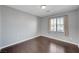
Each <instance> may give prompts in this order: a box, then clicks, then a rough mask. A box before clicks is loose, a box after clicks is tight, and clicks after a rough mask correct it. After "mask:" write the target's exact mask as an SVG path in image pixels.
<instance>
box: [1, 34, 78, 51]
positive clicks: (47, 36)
mask: <svg viewBox="0 0 79 59" xmlns="http://www.w3.org/2000/svg"><path fill="white" fill-rule="evenodd" d="M39 36H44V37H48V38H51V39H55V40H59V41H62V42H67V43H70V44H73V45H76V46H78V45H79V44H77V43H74V42H70V41H66V40H61V39H60V38H56V37H52V36H47V35H37V36H33V37H30V38H26V39H24V40H21V41H18V42H15V43H12V44H9V45H6V46H3V47H0V50H1V49H3V48H6V47H9V46H12V45H16V44H19V43H22V42H24V41H28V40H31V39H33V38H36V37H39Z"/></svg>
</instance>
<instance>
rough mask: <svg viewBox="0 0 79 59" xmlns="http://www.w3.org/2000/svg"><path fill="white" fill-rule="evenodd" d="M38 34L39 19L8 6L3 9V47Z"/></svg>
mask: <svg viewBox="0 0 79 59" xmlns="http://www.w3.org/2000/svg"><path fill="white" fill-rule="evenodd" d="M36 34H37V18H36V17H35V16H32V15H30V14H27V13H25V12H21V11H19V10H15V9H12V8H9V7H6V6H3V7H2V46H6V45H9V44H12V43H15V42H18V41H21V40H24V39H27V38H29V37H32V36H35V35H36Z"/></svg>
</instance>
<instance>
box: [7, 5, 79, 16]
mask: <svg viewBox="0 0 79 59" xmlns="http://www.w3.org/2000/svg"><path fill="white" fill-rule="evenodd" d="M8 6H9V7H12V8H15V9H17V10H21V11H24V12H27V13H29V14H32V15H35V16H40V17H44V16H49V15H54V14H57V13H60V12H67V11H72V10H75V9H77V8H78V7H79V6H78V5H47V7H46V9H44V10H43V9H41V8H40V5H8Z"/></svg>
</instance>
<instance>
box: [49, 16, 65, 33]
mask: <svg viewBox="0 0 79 59" xmlns="http://www.w3.org/2000/svg"><path fill="white" fill-rule="evenodd" d="M50 31H54V32H64V17H56V18H51V19H50Z"/></svg>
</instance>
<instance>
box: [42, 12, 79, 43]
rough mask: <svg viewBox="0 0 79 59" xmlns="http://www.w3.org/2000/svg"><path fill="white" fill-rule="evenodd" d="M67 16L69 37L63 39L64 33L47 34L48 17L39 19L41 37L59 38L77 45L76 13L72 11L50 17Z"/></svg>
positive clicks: (78, 40)
mask: <svg viewBox="0 0 79 59" xmlns="http://www.w3.org/2000/svg"><path fill="white" fill-rule="evenodd" d="M62 15H68V16H69V37H65V36H64V33H56V32H48V17H43V18H42V19H41V35H46V36H52V37H56V38H59V39H61V40H65V41H70V42H74V43H79V39H78V38H77V31H78V29H77V20H78V17H77V11H72V12H68V13H61V14H56V15H52V16H51V17H56V16H62Z"/></svg>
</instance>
